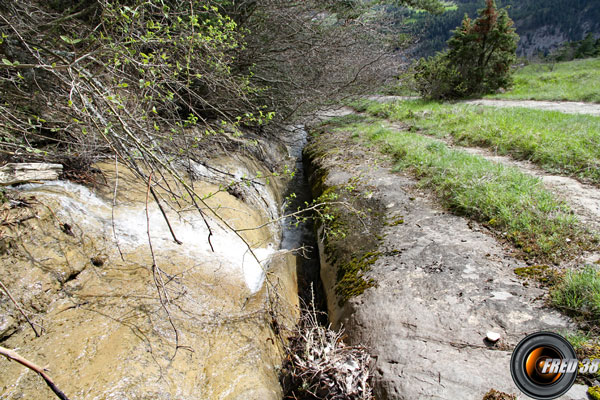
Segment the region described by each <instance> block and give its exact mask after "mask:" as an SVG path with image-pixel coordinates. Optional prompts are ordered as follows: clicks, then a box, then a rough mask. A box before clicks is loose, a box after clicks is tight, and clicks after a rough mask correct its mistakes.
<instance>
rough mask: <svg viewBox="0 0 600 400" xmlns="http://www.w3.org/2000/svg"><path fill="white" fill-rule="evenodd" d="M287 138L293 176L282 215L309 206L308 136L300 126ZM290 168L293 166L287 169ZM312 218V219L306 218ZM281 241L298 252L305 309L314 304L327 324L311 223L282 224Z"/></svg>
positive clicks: (291, 220)
mask: <svg viewBox="0 0 600 400" xmlns="http://www.w3.org/2000/svg"><path fill="white" fill-rule="evenodd" d="M289 130H290V134H289V136H288V139H287V140H286V142H287V143H286V144H287V147H288V151H289V155H290V157H291V158H292V159H293V160H295V165H293V167H294V176H293V178H292V180H291V181H290V184H289V187H288V189H287V191H286V193H285V198H286V200H285V202H284V204H283V210H282V214H284V215H285V214H290V213H293V212H295V211H297V210H298V209H302V208H304V207H306V204H311V202H312V194H311V189H310V186H309V184H308V177H307V176H306V174H305V169H304V164H303V160H302V151H303V149H304V146H305V145H306V143H307V136H308V133H307V132H306V129H305V128H304V126H303V125H294V126H291V127H289ZM290 167H292V166H290ZM302 216H308V217H312V215H305V214H303V215H302ZM282 230H283V238H282V241H281V249H284V250H296V249H300V250H297V252H298V258H297V260H298V264H297V274H298V295H299V296H300V299H301V300H302V302H303V304H304V306H307V305H309V304H310V303H311V302H312V301H314V303H315V304H314V307H315V309H317V310H319V311H322V312H323V321H321V322H322V323H323V324H327V301H326V299H325V292H324V290H323V285H322V282H321V276H320V269H321V266H320V262H319V250H318V247H317V237H316V233H315V228H314V221H313V219H312V218H308V219H307V220H306V221H304V222H298V220H297V219H296V218H295V217H288V218H286V219H285V220H284V221H283V226H282Z"/></svg>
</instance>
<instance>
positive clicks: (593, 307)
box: [550, 265, 600, 325]
mask: <svg viewBox="0 0 600 400" xmlns="http://www.w3.org/2000/svg"><path fill="white" fill-rule="evenodd" d="M550 296H551V299H552V304H554V306H556V307H558V308H560V309H562V310H565V311H567V312H568V313H570V314H574V315H576V316H578V317H580V318H583V319H584V320H585V321H586V322H587V323H590V322H591V325H598V322H599V321H600V274H599V273H598V269H597V268H596V267H593V266H590V265H588V266H586V267H585V268H583V269H581V270H570V271H567V272H566V274H565V275H564V277H563V278H562V279H561V281H560V282H559V283H558V284H557V285H556V286H555V287H554V288H553V290H552V291H551V293H550Z"/></svg>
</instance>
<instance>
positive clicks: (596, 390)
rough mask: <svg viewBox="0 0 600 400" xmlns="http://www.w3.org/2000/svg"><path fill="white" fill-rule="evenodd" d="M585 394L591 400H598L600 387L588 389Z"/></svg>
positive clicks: (599, 398) (599, 399)
mask: <svg viewBox="0 0 600 400" xmlns="http://www.w3.org/2000/svg"><path fill="white" fill-rule="evenodd" d="M587 392H588V394H589V395H590V397H591V398H592V399H594V400H600V386H592V387H589V388H588V391H587Z"/></svg>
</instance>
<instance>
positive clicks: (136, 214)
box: [0, 160, 298, 399]
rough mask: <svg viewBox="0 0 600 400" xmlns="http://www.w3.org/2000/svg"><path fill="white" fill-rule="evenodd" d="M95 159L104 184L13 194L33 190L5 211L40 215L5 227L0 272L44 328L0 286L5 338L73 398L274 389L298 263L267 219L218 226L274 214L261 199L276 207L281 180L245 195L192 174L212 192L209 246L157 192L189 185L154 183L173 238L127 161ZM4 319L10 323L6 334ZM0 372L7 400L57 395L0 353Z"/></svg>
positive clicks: (250, 394) (267, 392) (199, 227)
mask: <svg viewBox="0 0 600 400" xmlns="http://www.w3.org/2000/svg"><path fill="white" fill-rule="evenodd" d="M222 162H223V163H224V164H227V163H228V162H230V160H222ZM100 167H101V169H102V170H103V172H104V174H105V176H106V182H107V184H106V185H105V186H101V187H99V188H96V189H93V190H89V189H87V188H84V187H81V186H78V185H74V184H66V185H65V184H58V185H57V184H47V185H44V186H41V187H29V188H26V190H25V191H24V192H22V193H21V195H22V196H25V197H28V196H35V198H36V201H34V205H33V206H32V208H27V209H12V210H5V211H6V215H11V216H14V215H16V213H31V215H35V216H36V217H35V218H31V219H27V220H26V221H23V222H20V223H15V224H12V225H9V226H4V227H2V231H1V236H0V238H1V239H2V240H3V246H2V247H1V249H2V251H0V280H2V282H3V283H4V284H5V285H6V286H7V287H8V288H9V290H10V291H11V292H12V294H13V296H14V297H15V299H16V300H17V301H18V302H19V303H20V304H21V305H22V306H23V308H24V310H25V311H26V312H27V313H29V314H30V316H31V317H32V319H33V320H34V321H35V322H36V323H39V324H40V325H42V326H43V328H44V333H43V335H42V336H41V337H39V338H36V337H35V336H34V334H33V330H32V329H30V327H29V326H28V325H27V324H26V323H24V319H23V318H22V317H21V316H20V314H19V313H18V311H17V310H16V309H15V307H14V305H13V304H12V303H11V302H10V301H9V300H8V298H7V297H6V296H4V294H3V293H2V295H0V315H4V316H5V318H4V319H1V318H0V345H2V346H4V347H7V348H13V349H18V352H19V353H20V354H21V355H22V356H24V357H26V358H28V359H30V360H31V361H34V362H36V363H37V364H38V365H42V366H48V368H49V375H50V376H51V377H52V378H53V379H54V381H55V382H56V384H57V385H58V387H59V388H61V389H62V390H63V391H64V392H65V393H66V394H67V395H68V396H69V397H70V398H71V399H238V398H239V399H270V398H273V399H275V398H281V392H280V388H279V384H278V377H277V370H276V368H277V367H278V366H279V365H280V363H281V357H282V355H283V353H282V351H281V344H282V338H281V336H283V337H285V334H286V327H287V328H290V327H291V326H292V325H293V324H294V322H295V320H296V318H297V315H298V314H297V313H298V298H297V283H296V260H295V259H294V257H292V256H291V255H289V254H279V253H277V252H275V249H277V248H278V240H279V236H278V235H279V233H278V229H276V228H273V226H271V225H266V226H264V227H262V228H260V229H255V230H248V231H243V232H240V236H241V238H240V237H239V236H237V235H236V234H234V233H233V232H231V231H230V230H229V229H228V228H227V227H226V225H229V226H230V227H234V228H236V229H243V228H252V227H258V226H261V225H263V224H265V223H266V222H268V221H269V220H270V219H271V218H272V217H273V216H272V215H267V212H266V211H265V210H266V209H267V208H268V207H261V206H260V205H259V202H260V200H262V201H264V202H266V203H268V202H271V203H273V204H274V205H276V204H277V202H278V201H279V199H278V198H277V196H278V195H277V194H275V193H277V192H278V190H279V189H278V188H277V187H274V188H273V187H271V188H269V187H267V186H264V187H263V188H261V189H260V190H262V192H261V191H260V190H257V189H255V188H254V187H253V186H252V184H251V185H250V186H249V187H248V189H247V190H246V189H241V191H242V195H240V194H239V193H236V192H233V194H230V193H228V192H227V191H226V190H223V187H221V189H220V188H219V185H218V183H217V182H216V178H215V181H214V182H194V189H195V191H196V193H198V194H199V195H200V196H206V195H207V194H209V193H217V192H218V193H217V194H216V195H213V196H212V197H210V198H209V199H207V200H206V204H205V205H202V204H200V207H201V208H202V210H203V212H204V216H205V218H206V221H207V222H208V224H209V225H210V230H211V232H212V236H211V244H212V247H213V249H214V251H213V249H211V246H210V244H209V243H208V234H209V231H208V228H206V226H205V223H204V220H203V219H202V218H201V216H200V214H199V213H198V211H197V210H192V209H190V208H189V206H188V204H189V202H185V201H184V200H183V199H180V200H179V201H178V200H177V199H175V198H174V197H173V194H172V193H168V192H167V191H166V190H165V189H164V187H166V184H167V183H168V184H169V186H170V187H171V189H172V192H173V193H176V194H179V193H183V191H182V187H181V184H177V183H176V182H175V181H173V180H170V178H169V179H165V180H160V179H158V178H157V179H156V180H155V181H154V182H155V183H160V184H161V186H162V187H163V188H160V187H156V192H157V193H158V195H159V196H160V197H161V203H162V205H163V207H164V208H165V210H168V211H167V214H168V218H169V221H170V223H171V226H172V228H173V231H174V233H175V235H176V236H177V238H178V239H179V240H180V241H182V242H183V243H182V244H181V245H178V244H176V243H175V242H174V241H173V239H172V237H171V234H170V231H169V228H168V226H167V224H166V223H165V221H164V218H163V217H162V214H161V213H160V210H159V209H158V207H157V206H156V204H155V202H153V199H152V196H149V201H148V207H147V208H148V209H147V210H146V204H147V203H146V198H147V185H146V184H143V183H141V182H139V181H138V180H136V179H135V178H134V175H133V174H132V173H131V172H130V171H127V170H126V169H125V168H124V167H122V166H121V167H119V168H118V174H117V170H116V169H115V166H114V165H110V164H105V165H101V166H100ZM254 167H256V166H255V165H253V164H252V163H251V162H250V161H247V162H246V163H245V164H244V165H242V166H241V167H240V168H242V169H244V168H245V169H246V170H252V168H254ZM257 170H258V169H256V170H254V171H253V172H255V171H257ZM117 176H118V179H117ZM115 182H117V183H118V184H117V190H116V197H115V198H114V199H113V195H114V193H115ZM253 190H254V191H255V192H257V193H259V194H258V195H253V194H252V193H253V192H252V191H253ZM235 194H237V196H236V195H235ZM267 195H269V196H270V198H269V199H266V198H264V197H265V196H267ZM252 196H255V197H254V198H252ZM113 203H114V204H115V207H112V205H113ZM266 203H265V204H266ZM206 205H209V206H210V207H211V208H213V209H214V210H217V213H218V214H219V215H220V218H221V219H219V218H217V217H216V216H215V215H214V214H213V213H212V212H211V211H210V210H208V209H207V208H206ZM113 221H114V222H113ZM148 230H149V231H150V234H148ZM148 236H150V238H151V240H150V241H149V240H148ZM242 238H243V239H244V241H246V243H248V244H250V245H251V248H252V249H253V250H254V253H255V255H256V256H257V258H259V260H260V261H261V263H260V264H259V263H258V262H257V261H256V260H255V259H254V258H253V256H252V255H251V254H250V252H249V251H248V248H247V246H246V245H245V244H244V241H243V240H242ZM150 243H151V245H152V251H153V253H154V258H153V257H152V252H151V250H150ZM263 259H265V260H270V261H265V260H263ZM263 270H265V271H266V272H267V274H266V282H267V284H262V285H261V283H262V279H265V278H264V276H263V275H261V272H262V271H263ZM269 299H270V301H269ZM274 300H276V301H274ZM275 316H276V317H277V322H276V323H274V321H273V317H275ZM9 317H10V318H11V319H12V320H13V321H17V322H18V323H17V324H15V323H12V330H11V327H10V326H9V325H11V323H10V320H9ZM2 321H5V323H4V325H6V326H8V329H4V330H3V325H2V323H3V322H2ZM15 327H16V328H17V330H16V332H14V328H15ZM274 327H275V328H274ZM5 328H6V327H5ZM0 371H1V373H0V398H2V399H23V398H27V399H49V398H52V397H53V396H54V395H53V394H52V393H51V392H50V390H49V389H48V388H47V387H46V385H45V384H44V382H43V381H42V380H41V378H40V377H39V376H37V375H36V374H34V373H33V372H31V371H29V370H27V369H25V368H24V367H22V366H21V365H19V364H17V363H14V362H13V363H9V362H8V361H6V360H3V359H2V360H0Z"/></svg>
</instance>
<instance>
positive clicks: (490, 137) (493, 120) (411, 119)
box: [354, 100, 600, 184]
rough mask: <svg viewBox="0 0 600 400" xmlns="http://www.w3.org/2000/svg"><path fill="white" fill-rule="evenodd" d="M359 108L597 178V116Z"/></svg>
mask: <svg viewBox="0 0 600 400" xmlns="http://www.w3.org/2000/svg"><path fill="white" fill-rule="evenodd" d="M354 106H355V107H357V108H358V109H359V110H361V111H366V112H367V113H369V114H371V115H374V116H377V117H383V118H387V119H390V120H391V121H400V122H402V123H404V124H407V125H408V127H409V129H411V130H418V131H420V132H422V133H424V134H427V135H431V136H435V137H440V138H452V139H453V141H454V142H455V143H457V144H460V145H466V146H480V147H487V148H490V149H493V150H494V151H495V152H497V153H499V154H509V155H511V156H512V157H514V158H516V159H521V160H529V161H532V162H534V163H536V164H538V165H539V166H541V167H542V168H544V169H546V170H548V171H550V172H553V173H560V174H567V175H574V176H577V177H579V178H581V179H583V180H589V181H591V182H593V183H595V184H600V117H595V116H589V115H572V114H564V113H560V112H556V111H540V110H532V109H525V108H494V107H484V106H473V105H466V104H444V103H435V102H425V101H422V100H414V101H403V102H396V103H378V102H367V101H361V102H359V103H354Z"/></svg>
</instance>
